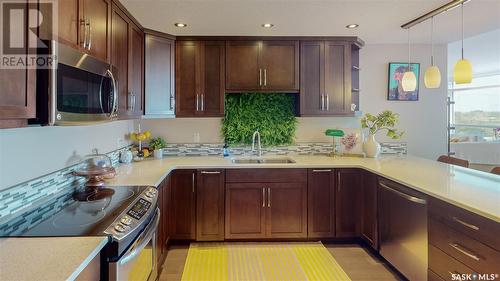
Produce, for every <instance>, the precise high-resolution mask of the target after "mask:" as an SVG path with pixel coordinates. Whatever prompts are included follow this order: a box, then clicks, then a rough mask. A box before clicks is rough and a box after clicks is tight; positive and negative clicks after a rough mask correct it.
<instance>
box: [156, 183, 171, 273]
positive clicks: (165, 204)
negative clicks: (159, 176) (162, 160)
mask: <svg viewBox="0 0 500 281" xmlns="http://www.w3.org/2000/svg"><path fill="white" fill-rule="evenodd" d="M169 206H170V178H169V177H167V178H166V179H165V180H163V182H162V183H161V184H160V186H158V208H159V209H160V223H159V224H158V231H157V237H156V248H157V256H156V257H157V264H158V268H159V270H161V265H162V264H163V261H164V260H165V257H166V253H167V242H168V239H169V236H170V231H169V220H170V218H169V214H170V211H169Z"/></svg>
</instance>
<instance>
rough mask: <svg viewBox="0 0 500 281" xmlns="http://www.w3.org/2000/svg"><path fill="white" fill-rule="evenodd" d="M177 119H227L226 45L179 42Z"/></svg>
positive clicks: (218, 42)
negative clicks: (225, 100) (225, 90)
mask: <svg viewBox="0 0 500 281" xmlns="http://www.w3.org/2000/svg"><path fill="white" fill-rule="evenodd" d="M175 50H176V51H175V52H176V61H175V66H176V68H175V72H176V81H175V82H176V84H175V85H176V116H178V117H195V116H199V117H220V116H223V115H224V85H225V77H224V73H225V42H224V41H178V42H176V49H175Z"/></svg>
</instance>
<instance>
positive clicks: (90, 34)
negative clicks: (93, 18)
mask: <svg viewBox="0 0 500 281" xmlns="http://www.w3.org/2000/svg"><path fill="white" fill-rule="evenodd" d="M87 27H88V29H89V41H88V42H87V50H89V51H90V48H92V25H91V24H90V19H89V20H87Z"/></svg>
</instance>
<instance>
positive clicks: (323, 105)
mask: <svg viewBox="0 0 500 281" xmlns="http://www.w3.org/2000/svg"><path fill="white" fill-rule="evenodd" d="M320 110H325V96H324V95H321V100H320Z"/></svg>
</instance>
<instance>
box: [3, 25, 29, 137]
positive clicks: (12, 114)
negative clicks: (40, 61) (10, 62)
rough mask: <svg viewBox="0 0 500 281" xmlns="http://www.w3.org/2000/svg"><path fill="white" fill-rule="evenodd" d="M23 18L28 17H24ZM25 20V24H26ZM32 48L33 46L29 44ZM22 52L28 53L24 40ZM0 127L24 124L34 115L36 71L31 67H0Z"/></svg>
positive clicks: (26, 41)
mask: <svg viewBox="0 0 500 281" xmlns="http://www.w3.org/2000/svg"><path fill="white" fill-rule="evenodd" d="M24 18H25V20H27V19H28V17H27V16H26V17H24ZM28 24H29V23H28V22H26V25H25V26H28ZM31 47H32V48H34V46H31ZM23 49H24V51H23V53H24V54H27V53H28V40H24V45H23ZM0 85H2V86H1V88H0V128H12V127H22V126H26V124H27V119H29V118H34V117H35V115H36V73H35V70H33V69H0Z"/></svg>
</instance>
